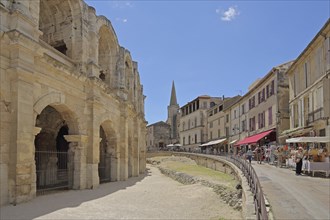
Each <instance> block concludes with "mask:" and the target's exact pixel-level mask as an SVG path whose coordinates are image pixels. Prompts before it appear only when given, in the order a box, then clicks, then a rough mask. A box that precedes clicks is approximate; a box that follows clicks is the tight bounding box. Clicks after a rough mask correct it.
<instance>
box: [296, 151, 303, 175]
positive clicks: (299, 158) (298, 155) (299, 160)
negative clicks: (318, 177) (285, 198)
mask: <svg viewBox="0 0 330 220" xmlns="http://www.w3.org/2000/svg"><path fill="white" fill-rule="evenodd" d="M303 157H304V153H303V148H302V147H299V148H298V151H297V152H296V175H297V176H299V175H301V169H302V161H303Z"/></svg>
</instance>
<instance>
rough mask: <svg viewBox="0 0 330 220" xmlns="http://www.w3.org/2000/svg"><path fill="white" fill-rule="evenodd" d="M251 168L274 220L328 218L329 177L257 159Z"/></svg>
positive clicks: (329, 215) (329, 200) (329, 203)
mask: <svg viewBox="0 0 330 220" xmlns="http://www.w3.org/2000/svg"><path fill="white" fill-rule="evenodd" d="M253 167H254V169H255V171H256V172H257V175H258V177H259V180H260V184H261V185H262V188H263V191H264V194H265V196H266V198H267V199H268V201H269V203H270V205H271V209H272V212H273V215H274V218H275V219H324V220H325V219H330V179H326V178H319V177H310V176H296V175H295V172H294V171H292V170H290V169H286V168H276V167H275V166H271V165H268V164H261V165H260V164H257V163H256V162H253Z"/></svg>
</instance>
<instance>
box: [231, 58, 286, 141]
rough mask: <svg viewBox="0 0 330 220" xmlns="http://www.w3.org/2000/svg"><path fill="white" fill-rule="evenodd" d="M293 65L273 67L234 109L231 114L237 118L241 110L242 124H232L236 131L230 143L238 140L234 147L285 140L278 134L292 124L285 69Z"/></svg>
mask: <svg viewBox="0 0 330 220" xmlns="http://www.w3.org/2000/svg"><path fill="white" fill-rule="evenodd" d="M291 64H292V62H288V63H285V64H282V65H279V66H277V67H274V68H272V69H271V70H270V72H268V73H267V75H265V76H264V77H263V78H261V79H258V80H256V82H255V83H253V84H252V85H251V86H250V87H249V91H248V92H247V93H246V94H245V95H244V96H243V97H242V98H241V100H240V101H239V103H238V104H239V106H238V107H237V108H234V109H233V111H232V112H231V116H232V117H235V113H236V114H237V111H238V117H239V119H238V121H239V124H238V125H237V123H235V124H234V125H232V130H233V131H235V133H233V135H232V137H231V142H232V141H235V140H237V139H239V141H238V142H236V143H235V144H234V145H235V146H245V147H246V146H250V145H251V146H257V145H267V144H284V143H285V140H284V139H280V138H279V134H280V133H282V132H283V131H284V130H286V129H288V127H289V106H288V97H289V84H288V83H289V81H288V76H287V74H286V71H287V70H288V68H289V67H290V66H291ZM235 111H236V112H235ZM233 121H234V122H235V120H233ZM238 135H239V136H238Z"/></svg>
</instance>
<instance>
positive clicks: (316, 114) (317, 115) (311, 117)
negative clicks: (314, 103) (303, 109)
mask: <svg viewBox="0 0 330 220" xmlns="http://www.w3.org/2000/svg"><path fill="white" fill-rule="evenodd" d="M322 117H324V111H323V108H319V109H316V110H315V111H313V112H311V113H308V120H307V124H311V123H313V122H314V121H317V120H319V119H321V118H322Z"/></svg>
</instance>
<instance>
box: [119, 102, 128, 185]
mask: <svg viewBox="0 0 330 220" xmlns="http://www.w3.org/2000/svg"><path fill="white" fill-rule="evenodd" d="M126 111H127V110H126V108H125V107H123V106H122V107H121V115H120V120H119V141H118V145H119V149H120V180H127V178H128V140H127V134H128V126H127V112H126Z"/></svg>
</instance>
